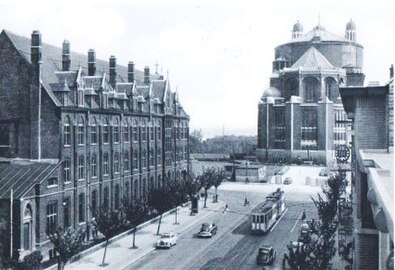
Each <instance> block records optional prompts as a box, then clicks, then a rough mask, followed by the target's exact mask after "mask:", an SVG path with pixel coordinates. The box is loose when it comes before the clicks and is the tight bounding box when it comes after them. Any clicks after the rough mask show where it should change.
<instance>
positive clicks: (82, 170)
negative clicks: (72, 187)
mask: <svg viewBox="0 0 395 270" xmlns="http://www.w3.org/2000/svg"><path fill="white" fill-rule="evenodd" d="M83 179H85V158H84V156H79V158H78V180H83Z"/></svg>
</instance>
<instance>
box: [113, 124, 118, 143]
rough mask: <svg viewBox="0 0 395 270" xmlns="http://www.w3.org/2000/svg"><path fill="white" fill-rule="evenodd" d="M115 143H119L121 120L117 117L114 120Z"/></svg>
mask: <svg viewBox="0 0 395 270" xmlns="http://www.w3.org/2000/svg"><path fill="white" fill-rule="evenodd" d="M113 129H114V143H119V121H118V119H117V118H115V120H114V126H113Z"/></svg>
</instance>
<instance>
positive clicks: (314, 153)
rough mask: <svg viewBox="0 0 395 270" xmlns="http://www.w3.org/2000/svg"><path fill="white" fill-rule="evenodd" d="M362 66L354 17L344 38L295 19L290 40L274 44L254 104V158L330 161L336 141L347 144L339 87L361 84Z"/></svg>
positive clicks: (361, 55) (287, 161)
mask: <svg viewBox="0 0 395 270" xmlns="http://www.w3.org/2000/svg"><path fill="white" fill-rule="evenodd" d="M362 65H363V47H362V45H360V44H359V43H357V41H356V26H355V23H354V22H353V21H351V20H350V21H349V22H348V23H347V25H346V34H345V36H344V37H343V36H338V35H334V34H332V33H330V32H329V31H327V30H326V29H325V28H323V27H322V26H321V25H318V26H316V27H314V29H313V30H311V31H310V32H307V33H303V26H302V24H301V23H299V22H297V23H296V24H295V25H294V27H293V31H292V40H291V41H290V42H288V43H285V44H283V45H280V46H278V47H276V48H275V60H274V61H273V73H272V75H271V77H270V87H269V88H268V89H266V90H265V91H264V92H263V95H262V97H261V100H260V101H259V104H258V151H257V156H258V158H259V160H261V161H265V162H271V163H277V162H282V163H294V162H302V161H308V162H310V163H311V162H314V163H316V164H328V163H330V162H331V161H333V159H334V156H333V152H334V151H333V150H334V148H335V147H336V145H341V144H348V138H347V135H346V124H347V116H346V114H345V112H344V109H343V105H342V103H341V97H340V95H339V85H346V86H349V85H350V86H351V85H353V86H360V85H363V82H364V78H365V76H364V74H363V72H362Z"/></svg>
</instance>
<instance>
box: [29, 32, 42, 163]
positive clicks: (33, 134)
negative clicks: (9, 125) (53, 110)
mask: <svg viewBox="0 0 395 270" xmlns="http://www.w3.org/2000/svg"><path fill="white" fill-rule="evenodd" d="M30 50H31V55H30V60H31V62H32V75H31V86H30V123H31V126H30V142H31V144H30V158H31V159H41V120H40V119H41V64H42V60H41V34H40V32H39V31H37V30H35V31H33V33H32V39H31V47H30Z"/></svg>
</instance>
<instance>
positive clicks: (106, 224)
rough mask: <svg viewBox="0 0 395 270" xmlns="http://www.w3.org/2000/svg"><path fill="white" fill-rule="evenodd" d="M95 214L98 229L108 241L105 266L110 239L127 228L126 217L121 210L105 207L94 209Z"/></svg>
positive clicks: (104, 255) (105, 251)
mask: <svg viewBox="0 0 395 270" xmlns="http://www.w3.org/2000/svg"><path fill="white" fill-rule="evenodd" d="M93 216H94V218H95V221H96V227H97V229H98V230H99V231H100V232H101V233H102V234H103V235H104V239H105V241H106V244H105V246H104V254H103V261H102V263H101V265H102V266H105V265H106V264H105V263H104V261H105V258H106V253H107V245H108V241H109V240H110V239H111V238H112V237H114V236H115V235H117V234H119V233H121V232H122V231H123V230H124V229H125V228H126V219H125V216H124V215H123V213H122V211H121V210H119V209H116V210H112V209H109V208H104V207H101V208H99V209H98V210H96V211H93Z"/></svg>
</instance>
